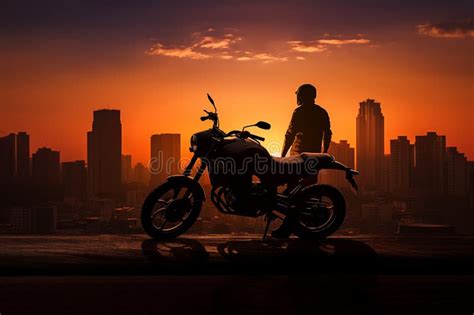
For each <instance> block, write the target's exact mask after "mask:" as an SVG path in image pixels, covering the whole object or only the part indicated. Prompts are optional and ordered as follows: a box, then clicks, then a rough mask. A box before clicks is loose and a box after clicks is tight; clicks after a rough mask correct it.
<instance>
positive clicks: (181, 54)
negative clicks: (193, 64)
mask: <svg viewBox="0 0 474 315" xmlns="http://www.w3.org/2000/svg"><path fill="white" fill-rule="evenodd" d="M145 54H147V55H149V56H159V55H161V56H167V57H177V58H190V59H208V58H210V57H211V56H210V55H207V54H204V53H201V52H197V51H194V50H193V49H192V48H191V47H182V48H172V47H171V48H165V47H164V46H163V44H160V43H157V44H155V45H153V46H152V47H151V48H150V49H148V50H147V51H145Z"/></svg>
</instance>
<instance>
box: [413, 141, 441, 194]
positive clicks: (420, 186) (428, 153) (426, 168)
mask: <svg viewBox="0 0 474 315" xmlns="http://www.w3.org/2000/svg"><path fill="white" fill-rule="evenodd" d="M445 162H446V136H439V135H437V134H436V132H428V133H427V134H426V136H416V140H415V188H416V190H417V191H418V192H420V193H422V194H430V195H442V194H444V192H445V191H446V189H445V187H446V181H445V179H446V175H445Z"/></svg>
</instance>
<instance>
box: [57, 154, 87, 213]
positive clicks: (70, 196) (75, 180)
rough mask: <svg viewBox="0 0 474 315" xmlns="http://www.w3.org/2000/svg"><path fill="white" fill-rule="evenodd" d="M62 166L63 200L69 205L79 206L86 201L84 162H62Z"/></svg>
mask: <svg viewBox="0 0 474 315" xmlns="http://www.w3.org/2000/svg"><path fill="white" fill-rule="evenodd" d="M62 166H63V168H62V179H63V186H64V202H65V203H66V204H67V205H69V206H80V205H82V204H83V203H84V202H85V201H86V189H87V171H86V162H85V161H74V162H64V163H63V164H62Z"/></svg>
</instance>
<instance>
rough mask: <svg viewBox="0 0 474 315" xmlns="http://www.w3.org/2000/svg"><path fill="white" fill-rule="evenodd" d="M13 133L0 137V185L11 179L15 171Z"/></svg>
mask: <svg viewBox="0 0 474 315" xmlns="http://www.w3.org/2000/svg"><path fill="white" fill-rule="evenodd" d="M15 164H16V163H15V134H14V133H11V134H9V135H8V136H5V137H1V138H0V180H1V183H0V185H4V184H7V183H9V182H11V181H12V180H13V178H14V177H15V173H16V165H15Z"/></svg>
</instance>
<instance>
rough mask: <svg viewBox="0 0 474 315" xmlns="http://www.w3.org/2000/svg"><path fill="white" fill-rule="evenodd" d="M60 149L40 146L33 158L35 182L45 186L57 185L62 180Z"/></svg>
mask: <svg viewBox="0 0 474 315" xmlns="http://www.w3.org/2000/svg"><path fill="white" fill-rule="evenodd" d="M59 160H60V154H59V151H53V150H51V149H50V148H40V149H38V150H37V151H36V152H35V153H33V156H32V158H31V161H32V166H33V167H32V171H33V182H34V183H35V184H37V185H40V186H41V187H43V188H47V187H57V186H59V184H60V181H61V169H60V164H59Z"/></svg>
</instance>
